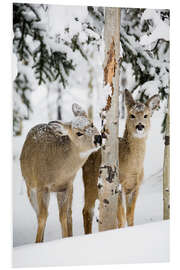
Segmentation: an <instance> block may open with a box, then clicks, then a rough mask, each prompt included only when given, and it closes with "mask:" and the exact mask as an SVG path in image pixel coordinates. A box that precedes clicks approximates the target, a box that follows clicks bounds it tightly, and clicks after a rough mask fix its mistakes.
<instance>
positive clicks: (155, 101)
mask: <svg viewBox="0 0 180 270" xmlns="http://www.w3.org/2000/svg"><path fill="white" fill-rule="evenodd" d="M159 103H160V97H159V95H154V96H152V97H151V98H149V99H148V100H147V102H146V106H148V107H149V108H150V110H151V112H152V114H153V112H154V111H155V110H157V109H158V108H159Z"/></svg>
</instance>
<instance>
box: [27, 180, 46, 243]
mask: <svg viewBox="0 0 180 270" xmlns="http://www.w3.org/2000/svg"><path fill="white" fill-rule="evenodd" d="M27 194H28V197H29V201H30V203H31V205H32V207H33V209H34V211H35V212H36V215H37V220H38V229H37V234H36V243H38V242H43V238H44V229H45V225H46V220H47V216H48V205H49V198H50V192H49V191H48V190H44V191H37V189H35V188H31V187H29V186H28V185H27Z"/></svg>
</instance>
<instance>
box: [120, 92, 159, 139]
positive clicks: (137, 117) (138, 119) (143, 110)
mask: <svg viewBox="0 0 180 270" xmlns="http://www.w3.org/2000/svg"><path fill="white" fill-rule="evenodd" d="M125 103H126V108H127V113H128V115H127V121H126V129H127V131H128V133H129V134H132V136H133V137H137V138H143V137H146V136H147V134H148V131H149V128H150V117H151V116H152V114H153V112H154V110H156V109H157V108H158V107H159V103H160V98H159V96H158V95H154V96H152V97H151V98H149V99H148V100H147V102H146V103H141V102H136V101H135V100H134V99H133V97H132V95H131V93H130V92H129V91H128V90H125Z"/></svg>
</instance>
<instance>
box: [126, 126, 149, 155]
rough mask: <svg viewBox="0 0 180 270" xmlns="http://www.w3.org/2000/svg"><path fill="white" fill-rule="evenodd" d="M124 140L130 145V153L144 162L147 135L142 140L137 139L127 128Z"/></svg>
mask: <svg viewBox="0 0 180 270" xmlns="http://www.w3.org/2000/svg"><path fill="white" fill-rule="evenodd" d="M123 138H124V139H125V140H126V142H127V143H128V146H129V150H130V153H131V154H134V155H136V156H137V158H140V159H142V160H144V156H145V150H146V139H147V135H146V136H144V137H142V138H138V137H135V136H133V134H132V133H130V132H128V129H127V127H126V129H125V131H124V136H123Z"/></svg>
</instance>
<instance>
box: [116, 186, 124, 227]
mask: <svg viewBox="0 0 180 270" xmlns="http://www.w3.org/2000/svg"><path fill="white" fill-rule="evenodd" d="M117 219H118V228H123V227H124V226H125V214H124V207H123V199H122V191H120V192H119V194H118V209H117Z"/></svg>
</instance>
